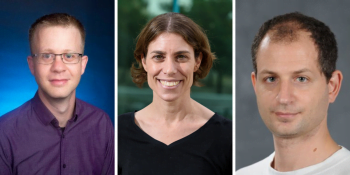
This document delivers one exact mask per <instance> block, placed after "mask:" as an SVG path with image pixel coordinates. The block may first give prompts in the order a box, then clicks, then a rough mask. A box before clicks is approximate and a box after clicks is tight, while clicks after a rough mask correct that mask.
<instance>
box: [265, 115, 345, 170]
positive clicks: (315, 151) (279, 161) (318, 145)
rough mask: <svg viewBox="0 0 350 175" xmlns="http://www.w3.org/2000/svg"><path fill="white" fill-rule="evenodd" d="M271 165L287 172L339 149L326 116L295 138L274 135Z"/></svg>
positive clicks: (314, 161)
mask: <svg viewBox="0 0 350 175" xmlns="http://www.w3.org/2000/svg"><path fill="white" fill-rule="evenodd" d="M274 146H275V158H274V160H273V162H272V167H273V168H274V169H276V170H277V171H281V172H287V171H294V170H298V169H301V168H305V167H308V166H311V165H315V164H318V163H320V162H322V161H324V160H326V159H327V158H328V157H330V156H331V155H332V154H334V153H335V152H336V151H338V150H339V149H340V146H338V145H337V144H336V143H335V141H334V140H333V139H332V137H331V136H330V134H329V131H328V128H327V118H325V120H324V121H322V123H321V124H320V126H319V127H317V128H315V129H314V130H313V131H311V132H310V133H308V134H305V135H303V136H299V137H295V138H281V137H277V136H274Z"/></svg>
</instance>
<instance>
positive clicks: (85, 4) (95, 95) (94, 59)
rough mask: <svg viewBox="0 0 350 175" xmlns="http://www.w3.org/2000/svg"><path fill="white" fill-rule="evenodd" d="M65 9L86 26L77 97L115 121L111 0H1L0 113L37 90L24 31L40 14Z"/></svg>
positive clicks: (7, 110)
mask: <svg viewBox="0 0 350 175" xmlns="http://www.w3.org/2000/svg"><path fill="white" fill-rule="evenodd" d="M57 12H59V13H68V14H70V15H72V16H74V17H76V18H77V19H78V20H80V21H81V22H82V23H83V25H84V27H85V30H86V41H85V53H84V54H85V55H87V56H88V57H89V61H88V64H87V68H86V70H85V73H84V75H83V76H82V78H81V81H80V84H79V86H78V88H77V97H78V98H79V99H81V100H84V101H86V102H88V103H90V104H92V105H95V106H97V107H99V108H101V109H103V110H104V111H105V112H107V113H108V114H109V116H110V118H111V120H112V122H113V123H114V1H113V0H103V1H84V0H74V1H43V0H42V1H28V2H27V1H24V0H23V1H16V0H14V1H8V2H3V1H1V2H0V116H2V115H3V114H5V113H7V112H9V111H11V110H13V109H15V108H17V107H19V106H20V105H22V104H23V103H25V102H26V101H28V100H29V99H31V98H32V97H33V96H34V94H35V92H36V91H37V88H38V87H37V84H36V82H35V79H34V76H33V75H32V74H31V73H30V71H29V68H28V64H27V56H28V55H30V49H29V41H28V30H29V28H30V25H31V24H32V23H34V21H35V20H36V19H38V18H39V17H41V16H43V15H46V14H50V13H57Z"/></svg>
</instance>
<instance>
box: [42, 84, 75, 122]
mask: <svg viewBox="0 0 350 175" xmlns="http://www.w3.org/2000/svg"><path fill="white" fill-rule="evenodd" d="M39 97H40V99H41V101H42V102H43V103H44V105H45V106H46V107H47V109H48V110H49V111H50V112H51V113H52V114H53V115H54V116H55V118H56V119H57V120H58V123H59V126H60V127H65V126H66V125H67V122H68V120H69V119H71V118H72V116H73V112H74V107H75V91H74V92H72V93H71V94H70V95H68V97H66V98H52V97H50V96H48V94H45V93H42V92H41V91H40V90H39Z"/></svg>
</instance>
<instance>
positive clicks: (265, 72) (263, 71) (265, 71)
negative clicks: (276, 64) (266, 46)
mask: <svg viewBox="0 0 350 175" xmlns="http://www.w3.org/2000/svg"><path fill="white" fill-rule="evenodd" d="M258 73H259V74H276V72H273V71H270V70H266V69H265V70H262V71H261V72H258Z"/></svg>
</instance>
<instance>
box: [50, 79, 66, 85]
mask: <svg viewBox="0 0 350 175" xmlns="http://www.w3.org/2000/svg"><path fill="white" fill-rule="evenodd" d="M49 81H50V83H51V84H52V85H54V86H62V85H64V84H66V83H67V82H68V79H51V80H49Z"/></svg>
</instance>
